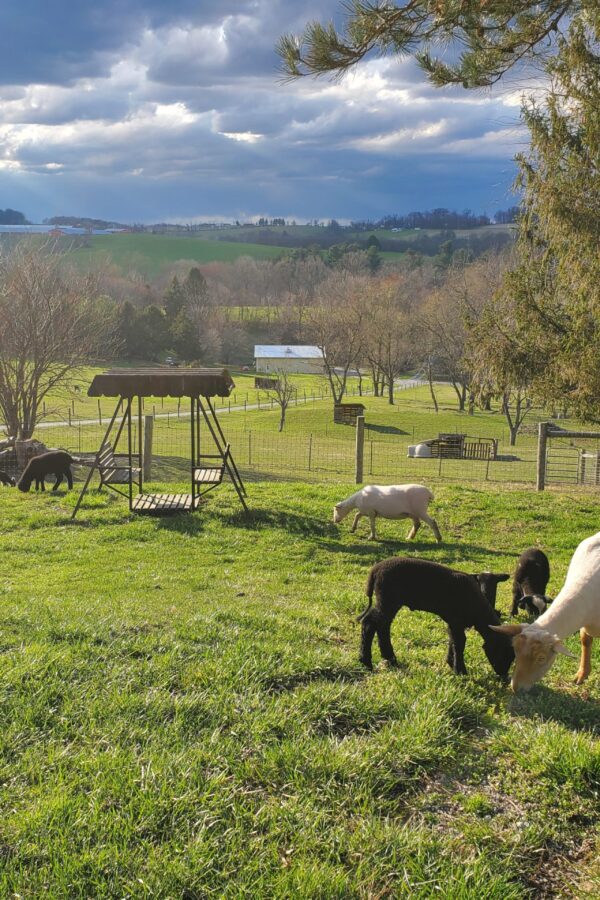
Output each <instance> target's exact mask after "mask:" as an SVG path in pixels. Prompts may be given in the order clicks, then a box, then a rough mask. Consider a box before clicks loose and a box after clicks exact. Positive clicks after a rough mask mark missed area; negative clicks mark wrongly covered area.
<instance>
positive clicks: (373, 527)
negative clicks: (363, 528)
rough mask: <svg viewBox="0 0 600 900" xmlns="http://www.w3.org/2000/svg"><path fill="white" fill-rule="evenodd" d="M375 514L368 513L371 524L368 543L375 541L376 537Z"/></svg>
mask: <svg viewBox="0 0 600 900" xmlns="http://www.w3.org/2000/svg"><path fill="white" fill-rule="evenodd" d="M376 516H377V513H375V512H374V513H369V522H370V523H371V534H370V535H369V540H370V541H376V540H377V537H376V535H375V518H376Z"/></svg>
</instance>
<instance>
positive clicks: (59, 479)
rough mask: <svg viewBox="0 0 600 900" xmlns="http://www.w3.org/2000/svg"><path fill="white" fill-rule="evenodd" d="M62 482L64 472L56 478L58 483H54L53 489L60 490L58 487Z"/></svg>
mask: <svg viewBox="0 0 600 900" xmlns="http://www.w3.org/2000/svg"><path fill="white" fill-rule="evenodd" d="M62 480H63V476H62V472H59V473H58V474H57V476H56V481H55V483H54V487H53V488H52V490H53V491H57V490H58V486H59V484H62Z"/></svg>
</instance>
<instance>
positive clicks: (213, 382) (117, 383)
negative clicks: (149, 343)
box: [88, 367, 235, 397]
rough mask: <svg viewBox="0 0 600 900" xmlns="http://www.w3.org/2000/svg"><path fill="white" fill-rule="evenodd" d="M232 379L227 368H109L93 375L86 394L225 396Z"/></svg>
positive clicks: (103, 395) (104, 395) (230, 388)
mask: <svg viewBox="0 0 600 900" xmlns="http://www.w3.org/2000/svg"><path fill="white" fill-rule="evenodd" d="M234 387H235V384H234V381H233V379H232V377H231V375H230V374H229V372H228V371H227V369H165V368H160V367H157V368H154V369H151V368H140V369H110V371H108V372H102V374H100V375H96V376H95V377H94V380H93V381H92V383H91V385H90V387H89V390H88V396H90V397H138V396H139V397H228V396H229V394H230V393H231V391H232V390H233V388H234Z"/></svg>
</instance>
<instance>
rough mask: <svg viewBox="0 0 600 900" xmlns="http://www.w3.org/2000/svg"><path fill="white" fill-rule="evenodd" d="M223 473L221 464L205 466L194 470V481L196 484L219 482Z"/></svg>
mask: <svg viewBox="0 0 600 900" xmlns="http://www.w3.org/2000/svg"><path fill="white" fill-rule="evenodd" d="M224 474H225V472H224V467H223V466H207V467H206V468H204V469H195V470H194V481H195V482H196V484H220V483H221V482H222V481H223V475H224Z"/></svg>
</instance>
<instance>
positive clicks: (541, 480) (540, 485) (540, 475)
mask: <svg viewBox="0 0 600 900" xmlns="http://www.w3.org/2000/svg"><path fill="white" fill-rule="evenodd" d="M549 424H550V423H549V422H540V424H539V425H538V452H537V473H536V485H535V487H536V490H538V491H543V490H544V486H545V484H546V444H547V442H548V426H549Z"/></svg>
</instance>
